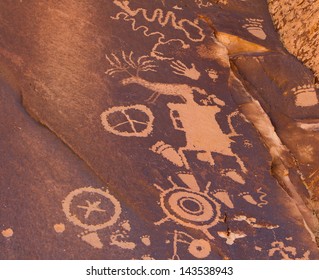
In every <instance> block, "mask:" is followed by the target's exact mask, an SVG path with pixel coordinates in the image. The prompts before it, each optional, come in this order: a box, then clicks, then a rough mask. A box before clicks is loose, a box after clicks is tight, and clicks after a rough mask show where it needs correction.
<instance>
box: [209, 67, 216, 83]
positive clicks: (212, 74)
mask: <svg viewBox="0 0 319 280" xmlns="http://www.w3.org/2000/svg"><path fill="white" fill-rule="evenodd" d="M206 73H207V75H208V77H210V78H211V79H212V80H213V82H214V83H215V82H216V81H217V79H218V77H219V75H218V73H217V71H216V70H214V69H207V70H206Z"/></svg>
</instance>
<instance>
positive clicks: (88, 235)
mask: <svg viewBox="0 0 319 280" xmlns="http://www.w3.org/2000/svg"><path fill="white" fill-rule="evenodd" d="M79 237H80V238H81V239H82V240H83V241H84V242H86V243H88V244H89V245H91V246H92V247H93V248H95V249H102V248H103V243H102V242H101V239H100V237H99V235H98V234H97V232H87V231H85V232H83V233H82V234H80V235H79Z"/></svg>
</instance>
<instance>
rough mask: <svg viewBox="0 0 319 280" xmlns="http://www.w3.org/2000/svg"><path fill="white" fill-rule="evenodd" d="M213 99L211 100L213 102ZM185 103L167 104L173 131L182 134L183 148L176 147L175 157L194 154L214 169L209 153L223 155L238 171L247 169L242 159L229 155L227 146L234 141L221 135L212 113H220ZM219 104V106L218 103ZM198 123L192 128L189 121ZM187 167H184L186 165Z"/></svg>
mask: <svg viewBox="0 0 319 280" xmlns="http://www.w3.org/2000/svg"><path fill="white" fill-rule="evenodd" d="M216 99H217V98H215V99H214V101H215V100H216ZM187 101H188V102H187V103H186V104H177V103H168V104H167V106H168V107H169V108H170V117H171V120H172V122H173V125H174V128H175V129H176V130H181V131H183V132H185V136H186V143H187V144H186V146H185V147H180V148H179V150H178V154H179V155H181V154H184V153H185V151H197V152H198V154H197V158H198V160H200V161H204V162H208V163H209V164H210V165H212V166H214V165H215V162H214V159H213V157H212V152H214V153H219V154H222V155H224V156H230V157H235V158H236V161H237V163H238V164H239V166H240V168H241V170H242V172H244V173H246V172H247V169H246V167H245V165H244V163H243V162H242V160H241V159H240V158H239V157H238V156H237V155H236V154H235V153H233V152H232V150H231V147H230V146H231V143H232V142H234V141H233V140H232V139H231V138H230V136H229V135H227V134H224V133H223V131H222V130H221V128H220V126H219V124H218V123H217V121H216V117H215V116H216V114H217V113H219V112H220V108H219V107H218V106H201V105H198V104H197V103H195V102H194V101H193V100H192V99H189V100H187ZM218 102H219V103H220V104H223V103H222V102H221V101H220V100H218ZM194 119H197V120H201V121H200V122H198V123H196V125H194V122H193V120H194ZM186 168H188V164H187V165H186Z"/></svg>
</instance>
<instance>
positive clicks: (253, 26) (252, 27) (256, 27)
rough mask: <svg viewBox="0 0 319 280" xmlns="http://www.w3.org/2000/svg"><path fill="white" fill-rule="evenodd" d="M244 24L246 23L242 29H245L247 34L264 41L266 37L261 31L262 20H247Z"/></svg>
mask: <svg viewBox="0 0 319 280" xmlns="http://www.w3.org/2000/svg"><path fill="white" fill-rule="evenodd" d="M246 22H247V23H246V24H244V25H243V28H245V29H247V31H248V32H249V33H251V34H252V35H254V36H255V37H257V38H259V39H261V40H265V39H266V38H267V35H266V33H265V32H264V30H263V25H262V23H263V22H264V20H263V19H257V18H247V19H246Z"/></svg>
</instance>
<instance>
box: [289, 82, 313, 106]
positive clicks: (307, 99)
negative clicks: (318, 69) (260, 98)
mask: <svg viewBox="0 0 319 280" xmlns="http://www.w3.org/2000/svg"><path fill="white" fill-rule="evenodd" d="M289 94H292V95H294V96H295V104H296V106H299V107H309V106H315V105H317V104H318V103H319V101H318V97H317V92H316V88H315V87H314V85H303V86H298V87H295V88H293V89H291V90H290V91H289V92H285V93H284V95H289Z"/></svg>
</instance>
